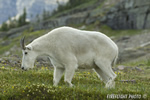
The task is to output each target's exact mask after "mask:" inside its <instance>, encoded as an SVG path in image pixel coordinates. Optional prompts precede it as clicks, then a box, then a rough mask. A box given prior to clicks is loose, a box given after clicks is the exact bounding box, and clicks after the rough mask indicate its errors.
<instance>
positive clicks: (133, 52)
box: [115, 32, 150, 62]
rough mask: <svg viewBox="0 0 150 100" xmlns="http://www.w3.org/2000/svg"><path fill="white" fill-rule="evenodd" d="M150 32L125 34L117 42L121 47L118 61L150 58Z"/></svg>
mask: <svg viewBox="0 0 150 100" xmlns="http://www.w3.org/2000/svg"><path fill="white" fill-rule="evenodd" d="M149 35H150V33H147V32H145V33H142V34H138V35H134V36H123V37H121V38H119V39H117V40H115V42H116V43H117V45H118V47H119V59H118V62H132V61H136V60H137V61H138V60H140V59H145V60H147V59H150V37H149Z"/></svg>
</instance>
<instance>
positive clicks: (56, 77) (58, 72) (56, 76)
mask: <svg viewBox="0 0 150 100" xmlns="http://www.w3.org/2000/svg"><path fill="white" fill-rule="evenodd" d="M64 70H65V69H63V68H57V67H55V68H54V78H53V85H54V86H57V85H58V83H59V81H60V79H61V77H62V75H63V73H64Z"/></svg>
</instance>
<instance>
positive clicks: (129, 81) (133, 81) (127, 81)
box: [120, 80, 136, 83]
mask: <svg viewBox="0 0 150 100" xmlns="http://www.w3.org/2000/svg"><path fill="white" fill-rule="evenodd" d="M120 82H123V83H136V81H135V80H120Z"/></svg>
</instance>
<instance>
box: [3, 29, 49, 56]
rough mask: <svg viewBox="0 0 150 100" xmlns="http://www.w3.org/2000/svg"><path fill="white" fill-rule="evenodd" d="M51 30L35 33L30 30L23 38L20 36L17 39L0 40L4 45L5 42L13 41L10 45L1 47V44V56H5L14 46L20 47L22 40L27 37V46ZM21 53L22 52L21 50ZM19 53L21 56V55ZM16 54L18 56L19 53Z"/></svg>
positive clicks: (24, 33)
mask: <svg viewBox="0 0 150 100" xmlns="http://www.w3.org/2000/svg"><path fill="white" fill-rule="evenodd" d="M49 31H50V30H40V31H35V32H30V31H28V30H25V31H24V32H23V33H22V35H21V36H18V37H16V38H4V39H1V40H0V43H2V42H3V41H11V42H10V44H9V45H5V46H3V45H1V44H0V55H1V54H3V53H4V52H6V51H8V50H10V49H11V48H12V47H13V46H15V45H16V46H17V47H20V39H21V38H22V37H23V36H25V37H26V44H28V43H29V42H31V41H32V40H33V39H35V38H37V37H39V36H41V35H43V34H45V33H47V32H49ZM20 52H21V50H20ZM20 52H19V54H20ZM13 53H14V54H18V51H17V52H13Z"/></svg>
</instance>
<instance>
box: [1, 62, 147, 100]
mask: <svg viewBox="0 0 150 100" xmlns="http://www.w3.org/2000/svg"><path fill="white" fill-rule="evenodd" d="M142 63H143V62H142ZM137 64H139V63H137ZM131 65H132V66H131V67H134V66H136V64H134V66H133V64H131ZM137 66H138V65H137ZM149 69H150V65H149V62H148V63H146V64H145V65H143V66H142V70H143V71H141V72H139V71H137V70H132V69H129V70H126V71H118V72H115V73H116V74H117V75H118V76H117V78H116V88H115V89H106V88H104V86H105V85H104V83H103V82H102V81H100V80H99V79H98V77H97V75H96V73H95V72H93V71H91V70H77V71H76V73H75V75H74V78H73V80H72V83H73V84H74V85H75V87H73V88H69V87H68V86H67V85H66V84H65V83H64V81H63V79H64V78H62V79H61V81H60V83H59V85H58V86H57V87H54V86H53V68H48V67H44V66H43V67H41V68H37V67H35V68H34V69H33V70H29V71H22V70H21V69H20V68H18V67H10V66H9V65H7V64H0V73H1V74H0V80H1V81H0V100H8V99H11V100H31V99H32V100H39V99H40V100H45V99H46V100H50V99H51V100H81V99H82V100H102V99H103V100H106V99H107V100H111V98H113V97H111V95H113V94H115V95H128V98H127V99H129V96H132V99H133V98H135V100H136V99H137V98H138V96H141V97H140V100H142V99H143V96H145V95H146V98H145V100H146V99H148V98H150V88H149V86H150V82H149V81H150V77H149V76H150V74H149V73H150V70H149ZM121 80H128V82H121ZM130 80H135V82H131V81H130ZM137 95H138V96H137ZM115 99H117V98H116V97H115ZM125 99H126V98H125ZM127 99H126V100H127Z"/></svg>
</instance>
